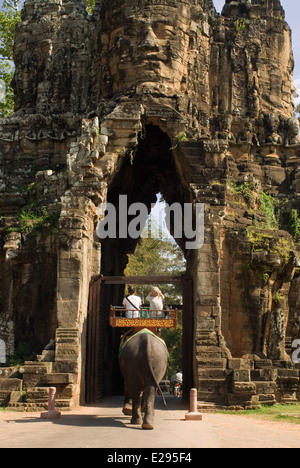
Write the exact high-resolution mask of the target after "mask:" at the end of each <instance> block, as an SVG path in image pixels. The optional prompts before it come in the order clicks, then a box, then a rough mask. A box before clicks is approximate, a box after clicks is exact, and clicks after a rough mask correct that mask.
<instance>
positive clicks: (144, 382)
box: [120, 330, 169, 430]
mask: <svg viewBox="0 0 300 468" xmlns="http://www.w3.org/2000/svg"><path fill="white" fill-rule="evenodd" d="M168 357H169V353H168V350H167V347H166V345H165V343H164V341H163V340H161V339H160V338H158V337H157V336H155V335H154V334H153V333H151V332H148V331H147V330H142V331H141V332H139V333H137V334H135V335H133V336H132V337H130V338H129V339H128V341H127V342H126V344H125V346H124V347H123V349H122V351H121V355H120V369H121V372H122V374H123V377H124V381H125V404H124V408H123V413H124V414H127V415H128V414H130V413H131V414H132V418H131V424H138V425H142V428H143V429H150V430H151V429H154V402H155V396H156V390H157V389H158V391H159V392H160V393H161V395H162V397H163V394H162V391H161V390H160V387H159V382H160V381H161V380H162V379H163V377H164V375H165V373H166V370H167V364H168ZM130 400H132V411H131V406H130V403H129V401H130ZM142 400H143V401H142ZM163 400H164V398H163ZM164 403H165V400H164ZM142 410H143V412H144V417H143V419H142Z"/></svg>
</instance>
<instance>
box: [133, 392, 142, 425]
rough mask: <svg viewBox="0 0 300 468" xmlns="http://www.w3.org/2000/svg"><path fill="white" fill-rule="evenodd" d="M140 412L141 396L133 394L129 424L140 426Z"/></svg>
mask: <svg viewBox="0 0 300 468" xmlns="http://www.w3.org/2000/svg"><path fill="white" fill-rule="evenodd" d="M142 422H143V420H142V411H141V396H140V392H139V393H137V394H135V395H134V396H133V398H132V418H131V424H138V425H140V424H142Z"/></svg>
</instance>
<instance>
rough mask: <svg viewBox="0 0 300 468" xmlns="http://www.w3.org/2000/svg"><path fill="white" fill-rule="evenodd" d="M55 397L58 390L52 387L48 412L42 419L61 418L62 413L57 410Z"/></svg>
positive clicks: (42, 414)
mask: <svg viewBox="0 0 300 468" xmlns="http://www.w3.org/2000/svg"><path fill="white" fill-rule="evenodd" d="M55 395H56V388H55V387H50V388H49V401H48V411H45V412H44V413H41V419H58V418H60V417H61V413H60V412H59V411H56V410H55Z"/></svg>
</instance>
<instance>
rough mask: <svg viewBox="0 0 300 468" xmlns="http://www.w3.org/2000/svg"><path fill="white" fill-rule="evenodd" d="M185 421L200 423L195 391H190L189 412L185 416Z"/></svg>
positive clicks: (194, 389)
mask: <svg viewBox="0 0 300 468" xmlns="http://www.w3.org/2000/svg"><path fill="white" fill-rule="evenodd" d="M185 420H186V421H202V414H201V413H199V412H198V411H197V389H196V388H192V389H191V391H190V412H189V413H187V414H186V415H185Z"/></svg>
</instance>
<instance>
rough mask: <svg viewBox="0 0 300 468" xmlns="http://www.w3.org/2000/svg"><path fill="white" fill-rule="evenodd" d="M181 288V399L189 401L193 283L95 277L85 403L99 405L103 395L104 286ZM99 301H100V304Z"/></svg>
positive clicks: (182, 279) (180, 279) (181, 279)
mask: <svg viewBox="0 0 300 468" xmlns="http://www.w3.org/2000/svg"><path fill="white" fill-rule="evenodd" d="M172 283H173V284H182V292H183V340H182V347H183V350H182V351H183V369H182V370H183V375H184V379H183V398H184V399H185V400H188V399H189V393H190V389H191V388H192V387H193V386H194V376H193V360H194V306H193V304H194V301H193V280H192V278H191V277H189V276H187V275H185V276H180V277H179V276H175V277H172V276H169V277H124V276H122V277H121V276H118V277H117V276H116V277H98V278H95V280H93V281H92V282H91V285H90V297H89V307H88V318H87V345H86V349H87V359H86V402H87V403H88V404H93V403H97V402H99V401H100V399H101V396H102V394H103V388H102V387H103V376H104V374H103V368H104V361H105V356H104V347H105V331H106V327H107V326H108V314H109V311H108V307H107V304H106V301H105V300H104V287H105V285H124V284H149V285H150V284H172ZM101 297H102V300H101Z"/></svg>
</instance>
